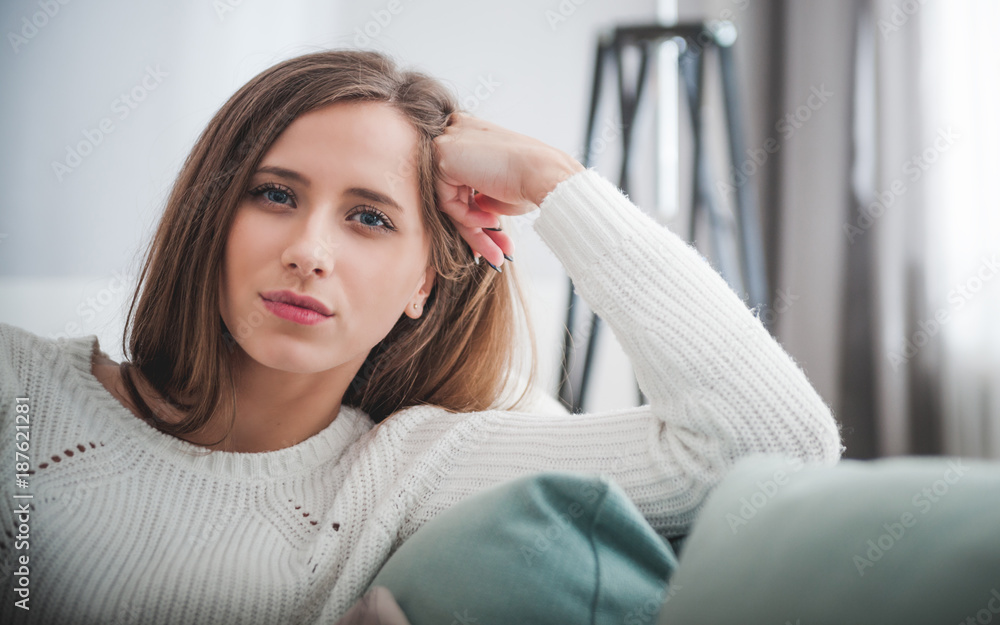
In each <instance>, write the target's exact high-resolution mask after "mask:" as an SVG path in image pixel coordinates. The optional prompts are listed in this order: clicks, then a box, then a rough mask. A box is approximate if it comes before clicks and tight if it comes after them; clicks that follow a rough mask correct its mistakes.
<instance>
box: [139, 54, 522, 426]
mask: <svg viewBox="0 0 1000 625" xmlns="http://www.w3.org/2000/svg"><path fill="white" fill-rule="evenodd" d="M347 101H355V102H357V101H362V102H376V103H379V102H380V103H385V104H387V105H389V106H392V107H393V108H394V109H395V110H397V111H399V112H400V113H402V114H403V116H404V117H405V118H406V119H408V120H409V121H410V123H411V124H412V125H413V127H414V128H415V129H416V131H417V135H418V136H419V139H418V156H417V162H416V163H413V164H412V165H413V167H412V168H411V169H410V171H409V172H405V171H404V172H396V174H398V175H400V176H404V175H413V174H415V175H416V177H417V180H418V184H419V187H420V199H421V207H420V210H421V216H422V220H423V224H424V227H425V228H426V229H427V232H428V234H429V236H430V240H431V256H430V263H431V265H432V266H433V268H434V269H435V271H436V272H437V278H436V280H435V285H434V287H433V290H432V292H431V294H430V296H429V297H428V299H427V302H426V304H425V305H424V312H423V314H422V315H421V317H420V318H418V319H411V318H410V317H408V316H406V315H405V314H401V315H400V318H399V320H398V321H397V322H396V325H395V326H394V327H393V328H392V329H391V330H390V331H389V333H388V335H386V337H385V338H384V339H383V340H382V341H381V342H379V343H378V344H377V345H375V346H374V348H372V350H371V351H370V352H369V354H368V357H367V359H366V360H365V362H364V364H363V365H362V367H361V369H360V370H359V371H358V373H357V375H356V376H355V378H354V379H353V381H352V382H351V384H350V386H349V388H348V389H347V391H346V393H345V395H344V398H343V402H342V403H343V404H344V405H348V406H355V407H357V408H360V409H361V410H363V411H365V412H366V413H368V415H369V416H370V417H371V418H372V419H373V421H375V422H376V423H381V422H382V421H383V420H384V419H385V418H386V417H388V416H390V415H391V414H393V413H394V412H396V411H397V410H400V409H402V408H406V407H408V406H413V405H418V404H433V405H436V406H440V407H442V408H444V409H446V410H449V411H456V412H471V411H478V410H485V409H488V408H502V409H512V408H516V407H517V406H518V405H519V404H521V402H522V401H523V400H525V398H526V397H528V396H529V395H530V394H531V393H532V392H533V390H534V386H533V384H534V378H535V373H536V355H537V346H536V342H535V336H534V332H533V329H532V326H531V320H530V315H529V312H528V310H527V307H526V300H525V298H524V291H523V288H522V286H521V284H520V282H519V281H518V276H517V270H516V269H515V268H514V267H513V264H511V263H508V264H507V265H506V266H505V267H504V271H503V273H497V272H496V271H494V270H493V269H491V268H490V267H489V266H488V265H487V264H486V263H481V264H475V263H473V262H472V255H471V251H470V250H469V248H468V245H467V244H466V243H465V241H464V239H462V237H461V236H460V235H459V233H458V231H457V230H456V228H455V226H454V224H453V223H452V222H451V220H450V218H448V217H447V215H445V214H444V213H443V212H441V210H440V209H439V208H438V203H437V198H436V195H435V186H434V181H435V178H436V176H437V175H438V167H437V162H436V159H435V158H434V146H433V143H432V140H433V139H434V137H436V136H438V135H440V134H442V133H443V132H444V129H445V127H446V125H447V123H448V118H449V116H450V115H451V114H452V113H453V112H455V111H457V110H459V109H458V105H457V102H456V98H455V96H454V95H453V94H452V93H450V92H449V91H448V89H446V88H445V87H444V85H442V84H441V83H440V82H438V81H437V80H435V79H433V78H431V77H429V76H427V75H425V74H423V73H420V72H416V71H403V70H401V69H399V68H398V67H397V65H396V63H395V62H394V61H393V60H392V59H391V58H390V57H387V56H386V55H384V54H381V53H377V52H372V51H361V50H331V51H326V52H320V53H315V54H307V55H304V56H300V57H297V58H294V59H291V60H288V61H285V62H283V63H280V64H278V65H275V66H274V67H271V68H270V69H268V70H265V71H264V72H262V73H261V74H259V75H257V76H256V77H255V78H253V79H252V80H251V81H250V82H249V83H247V84H246V85H245V86H244V87H243V88H241V89H240V90H239V91H238V92H237V93H236V94H235V95H233V96H232V97H231V98H230V99H229V101H228V102H226V103H225V105H223V107H222V108H221V109H220V110H219V111H218V112H217V113H216V114H215V116H214V117H213V118H212V120H211V122H209V124H208V127H207V128H206V129H205V131H204V132H203V133H202V134H201V137H200V138H199V139H198V142H197V143H196V144H195V146H194V149H193V150H192V151H191V154H190V155H189V156H188V158H187V160H186V161H185V163H184V166H183V167H182V169H181V171H180V173H179V175H178V177H177V180H176V182H175V184H174V187H173V189H172V191H171V193H170V196H169V198H168V200H167V204H166V208H165V210H164V213H163V217H162V219H161V220H160V223H159V226H158V227H157V229H156V233H155V235H154V237H153V239H152V240H151V242H150V244H149V248H148V249H147V252H146V256H145V262H144V264H143V267H142V270H141V272H140V274H139V280H138V283H137V284H136V287H135V291H134V293H133V296H132V301H131V304H130V306H129V311H128V315H127V317H126V320H125V330H124V332H123V335H122V347H123V351H124V353H125V354H126V357H127V359H126V361H124V362H122V364H121V365H120V370H121V374H122V380H123V382H124V385H125V388H126V390H127V393H128V395H129V397H130V399H131V400H132V401H133V403H134V404H135V406H136V407H137V409H138V410H139V412H140V414H141V415H142V416H143V417H145V418H146V419H148V420H149V421H150V422H152V424H153V425H154V426H155V427H157V428H158V429H160V430H161V431H164V432H167V433H169V434H172V435H175V436H176V435H180V434H187V433H192V432H196V431H198V430H199V429H200V428H202V427H203V426H205V425H206V424H208V423H209V421H210V420H211V419H212V418H213V417H215V416H216V415H219V414H223V413H225V412H228V414H229V415H230V427H231V425H232V420H233V419H235V389H236V385H235V381H236V380H235V376H236V371H237V369H236V367H235V366H234V365H235V362H236V360H235V358H234V357H235V356H236V352H237V350H238V349H239V347H238V345H237V344H236V342H235V339H234V338H233V335H232V332H233V331H234V330H237V329H235V328H227V327H226V325H225V323H224V322H223V321H222V317H221V315H220V301H219V297H220V288H219V286H220V283H221V280H222V271H223V262H224V251H225V246H226V240H227V238H228V235H229V229H230V226H231V224H232V222H233V217H234V215H235V213H236V210H237V207H238V205H239V203H240V202H241V200H242V199H243V198H244V196H245V193H246V191H247V187H248V185H249V184H250V180H251V177H252V176H253V173H254V171H255V170H256V168H257V167H258V164H259V163H260V160H261V159H262V158H263V156H264V154H265V153H266V152H267V150H268V149H269V148H270V146H271V144H272V143H273V142H274V141H275V139H277V137H278V135H279V134H281V132H282V131H283V130H284V129H285V128H286V127H287V126H288V125H289V124H290V123H291V122H292V121H294V120H295V119H296V118H297V117H299V116H300V115H302V114H304V113H307V112H309V111H312V110H315V109H318V108H320V107H324V106H327V105H330V104H333V103H335V102H347ZM387 175H390V176H391V175H394V174H392V173H388V174H387ZM501 223H503V224H504V225H508V224H509V222H507V221H506V218H505V217H501ZM130 330H131V335H130ZM525 332H526V343H527V344H528V345H529V346H530V357H529V359H528V363H530V370H529V372H528V374H527V375H526V376H520V374H521V371H522V368H523V366H524V365H525V364H526V363H525V362H524V358H523V357H524V352H523V351H522V350H521V349H520V345H521V344H522V343H523V342H525V341H524V338H525V335H524V333H525ZM519 339H520V340H519ZM128 359H131V362H128ZM519 376H520V379H519ZM137 381H144V382H146V383H147V384H148V385H149V386H151V387H152V389H154V390H155V391H156V392H157V393H158V394H159V396H160V397H162V398H163V399H164V400H165V401H166V402H167V403H168V404H170V405H172V406H174V407H175V408H177V409H179V410H181V411H182V412H183V413H184V415H185V416H184V418H183V419H182V420H180V421H177V422H173V421H167V420H164V419H162V418H161V417H160V416H158V415H156V414H155V413H154V411H153V410H152V409H151V408H150V407H149V405H148V404H147V403H146V402H145V401H144V400H143V397H142V396H141V394H140V392H139V390H138V386H137ZM523 382H526V385H525V386H524V387H523V391H522V392H521V394H520V396H519V397H518V398H517V400H516V401H514V402H513V403H512V402H511V401H510V400H511V396H512V395H513V393H514V392H516V387H518V386H520V385H521V383H523Z"/></svg>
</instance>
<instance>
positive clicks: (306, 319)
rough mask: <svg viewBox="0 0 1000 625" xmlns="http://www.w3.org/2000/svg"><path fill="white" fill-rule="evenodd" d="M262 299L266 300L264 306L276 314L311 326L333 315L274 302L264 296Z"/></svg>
mask: <svg viewBox="0 0 1000 625" xmlns="http://www.w3.org/2000/svg"><path fill="white" fill-rule="evenodd" d="M261 299H263V300H264V306H265V307H266V308H267V309H268V310H270V311H271V312H272V313H273V314H274V315H275V316H278V317H281V318H282V319H287V320H288V321H294V322H295V323H301V324H303V325H308V326H311V325H316V324H317V323H321V322H323V321H327V320H328V319H331V318H332V317H333V315H330V316H327V315H324V314H322V313H318V312H316V311H315V310H310V309H308V308H302V307H301V306H293V305H291V304H284V303H282V302H272V301H271V300H267V299H264V298H263V297H262V298H261Z"/></svg>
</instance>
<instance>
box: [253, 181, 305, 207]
mask: <svg viewBox="0 0 1000 625" xmlns="http://www.w3.org/2000/svg"><path fill="white" fill-rule="evenodd" d="M250 195H251V196H253V197H262V198H264V200H266V201H267V203H268V204H282V205H287V206H294V205H295V195H294V194H293V193H292V191H291V189H286V188H284V187H281V186H279V185H276V184H274V183H273V182H268V183H265V184H262V185H260V186H259V187H257V188H255V189H253V190H251V191H250Z"/></svg>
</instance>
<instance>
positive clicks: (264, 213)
mask: <svg viewBox="0 0 1000 625" xmlns="http://www.w3.org/2000/svg"><path fill="white" fill-rule="evenodd" d="M416 155H417V133H416V130H415V129H414V128H413V127H412V126H411V125H410V124H409V122H408V121H407V120H406V118H405V117H403V115H402V114H401V113H399V112H397V111H396V110H395V109H393V108H391V107H390V106H389V105H386V104H383V103H372V102H363V103H359V102H344V103H337V104H333V105H330V106H327V107H325V108H322V109H318V110H315V111H311V112H309V113H306V114H304V115H302V116H300V117H298V118H297V119H295V121H293V122H292V123H291V124H290V125H289V126H288V128H286V129H285V131H284V132H282V134H281V135H280V136H279V137H278V139H277V140H276V141H275V142H274V144H273V145H272V146H271V148H270V149H269V150H268V152H267V153H266V154H265V155H264V158H263V159H262V160H261V163H260V165H259V167H258V169H257V171H256V173H255V174H254V176H253V180H252V181H251V184H250V186H249V188H248V190H247V193H246V194H245V196H244V199H243V200H242V201H241V202H240V205H239V207H238V209H237V212H236V216H235V218H234V221H233V224H232V229H231V230H230V232H229V238H228V240H227V244H226V252H225V267H224V270H223V280H222V292H221V302H222V304H221V314H222V319H223V321H225V323H226V327H228V328H229V331H230V332H232V334H233V336H234V337H235V339H236V341H237V343H239V345H240V346H241V347H242V348H243V350H244V351H245V352H246V353H247V354H248V355H249V356H250V357H251V358H253V360H255V361H257V362H258V363H260V364H262V365H264V366H266V367H270V368H274V369H280V370H284V371H289V372H296V373H316V372H320V371H325V370H328V369H331V368H334V367H338V366H340V365H344V364H349V365H353V366H354V371H355V372H356V371H357V369H359V368H360V366H361V364H362V363H363V362H364V360H365V358H366V357H367V355H368V352H369V351H370V350H371V348H372V347H373V346H375V345H376V344H377V343H378V342H379V341H381V340H382V339H383V338H384V337H385V336H386V334H388V332H389V330H391V329H392V327H393V326H394V325H395V324H396V321H397V320H398V319H399V316H400V314H401V313H403V314H407V315H409V316H410V317H413V318H417V317H419V316H420V314H421V313H422V312H423V303H424V302H425V301H426V299H427V296H428V295H429V293H430V290H431V287H432V286H433V281H434V271H433V269H431V268H430V267H429V266H428V259H429V253H430V239H429V236H428V235H427V233H426V231H425V230H424V227H423V222H422V219H421V217H420V194H419V186H418V180H417V173H416V169H415V167H414V163H415V162H416V160H415V158H416ZM283 291H284V292H292V293H294V294H297V295H304V296H308V297H311V298H313V299H315V300H317V301H318V302H319V303H320V304H321V305H322V306H323V307H325V308H326V309H327V311H328V312H329V313H330V314H329V315H324V314H318V313H315V312H310V311H304V310H303V309H302V308H301V307H298V306H292V305H289V304H282V303H278V302H277V301H276V300H278V299H280V298H281V297H280V293H281V292H283ZM414 302H416V303H417V304H418V308H417V309H414V308H413V303H414ZM352 376H353V373H352Z"/></svg>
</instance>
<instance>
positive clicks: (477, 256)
mask: <svg viewBox="0 0 1000 625" xmlns="http://www.w3.org/2000/svg"><path fill="white" fill-rule="evenodd" d="M476 264H477V265H478V264H479V254H476Z"/></svg>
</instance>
